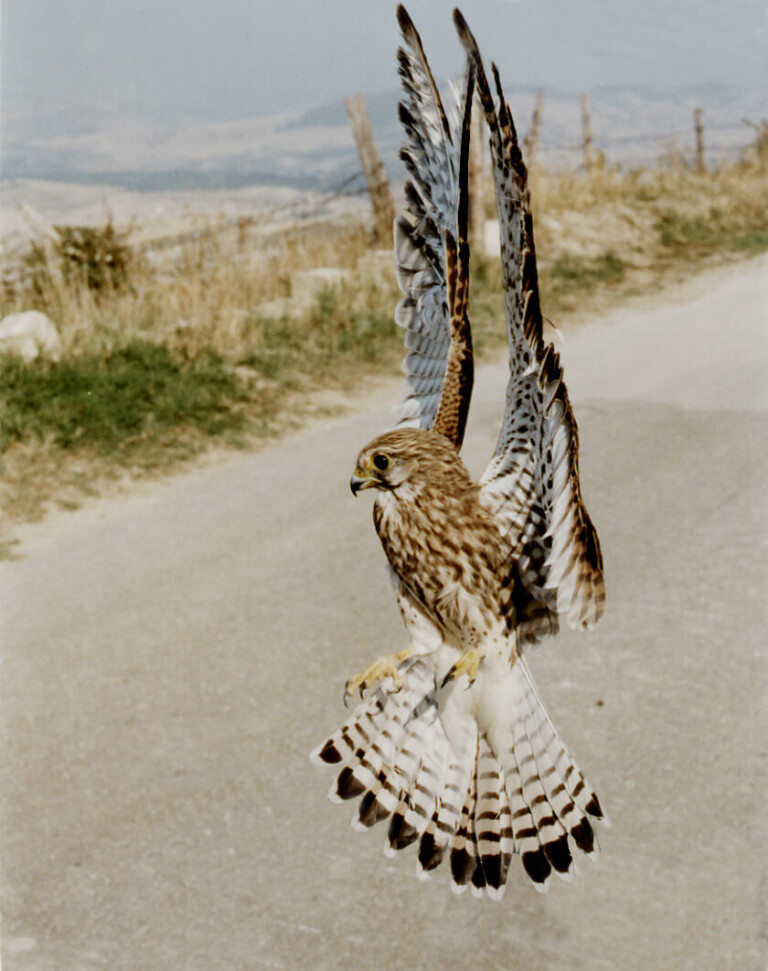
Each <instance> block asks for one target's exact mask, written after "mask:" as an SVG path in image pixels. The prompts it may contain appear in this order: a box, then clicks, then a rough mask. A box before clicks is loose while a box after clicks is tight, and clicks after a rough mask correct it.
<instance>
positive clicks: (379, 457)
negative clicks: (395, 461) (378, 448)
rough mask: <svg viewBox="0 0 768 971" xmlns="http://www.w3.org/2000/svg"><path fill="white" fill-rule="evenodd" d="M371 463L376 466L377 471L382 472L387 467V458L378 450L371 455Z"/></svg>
mask: <svg viewBox="0 0 768 971" xmlns="http://www.w3.org/2000/svg"><path fill="white" fill-rule="evenodd" d="M373 464H374V465H375V466H376V468H377V469H378V470H379V472H383V471H384V470H385V469H386V468H388V467H389V458H388V457H387V456H386V455H383V454H382V453H381V452H378V453H377V454H376V455H374V456H373Z"/></svg>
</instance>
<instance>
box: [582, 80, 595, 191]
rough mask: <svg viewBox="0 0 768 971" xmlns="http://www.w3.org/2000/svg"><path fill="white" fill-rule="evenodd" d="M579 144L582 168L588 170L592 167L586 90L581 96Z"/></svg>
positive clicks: (590, 125)
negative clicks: (582, 158) (582, 157)
mask: <svg viewBox="0 0 768 971" xmlns="http://www.w3.org/2000/svg"><path fill="white" fill-rule="evenodd" d="M581 144H582V151H583V153H584V168H585V169H586V170H587V172H589V171H590V170H591V168H592V162H593V159H592V119H591V117H590V114H589V95H588V94H587V93H586V91H585V92H584V93H583V94H582V96H581Z"/></svg>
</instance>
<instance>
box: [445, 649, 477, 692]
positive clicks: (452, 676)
mask: <svg viewBox="0 0 768 971" xmlns="http://www.w3.org/2000/svg"><path fill="white" fill-rule="evenodd" d="M482 660H483V655H482V654H481V653H480V652H479V651H478V650H477V648H474V647H470V649H469V650H468V651H464V653H463V654H462V655H461V657H460V658H459V660H458V661H457V662H456V663H455V664H454V665H453V667H452V668H451V669H450V671H449V672H448V674H446V676H445V677H444V678H443V680H442V683H441V685H440V687H441V688H444V687H445V686H446V685H447V684H449V683H450V682H451V681H455V680H456V678H460V677H461V676H462V674H466V676H467V678H468V679H469V683H468V684H467V687H469V685H470V684H472V683H473V682H474V680H475V678H476V677H477V671H478V668H479V667H480V662H481V661H482Z"/></svg>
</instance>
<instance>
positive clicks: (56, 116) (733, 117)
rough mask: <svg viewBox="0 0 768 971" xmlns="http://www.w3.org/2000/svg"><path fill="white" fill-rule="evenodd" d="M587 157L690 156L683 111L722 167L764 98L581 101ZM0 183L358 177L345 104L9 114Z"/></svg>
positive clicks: (695, 90)
mask: <svg viewBox="0 0 768 971" xmlns="http://www.w3.org/2000/svg"><path fill="white" fill-rule="evenodd" d="M535 96H536V90H535V89H534V88H532V87H522V86H521V87H511V88H510V90H509V92H508V98H509V101H510V104H511V106H512V110H513V112H514V114H515V116H516V119H517V124H518V128H519V130H520V132H521V133H523V134H524V133H525V132H526V131H527V129H528V125H529V123H530V118H531V114H532V111H533V105H534V100H535ZM590 99H591V114H592V130H593V136H594V145H595V148H596V149H598V150H601V151H603V152H604V154H605V156H606V158H607V160H608V161H611V162H618V163H622V164H625V165H642V164H651V163H653V162H654V161H655V160H656V159H658V158H659V156H660V155H661V154H663V153H664V152H670V151H672V150H675V151H681V152H685V151H690V149H691V146H692V144H693V124H692V109H693V107H694V106H699V107H701V108H703V109H704V125H705V143H706V148H707V153H708V156H709V158H710V160H711V161H712V162H717V161H718V160H721V159H724V158H731V157H734V155H735V154H736V153H737V152H738V150H739V149H740V148H741V147H743V146H744V145H745V144H746V143H747V142H749V141H750V139H751V137H752V130H751V129H750V128H749V127H748V126H747V125H746V124H744V121H743V119H745V118H747V119H750V120H752V121H755V122H756V121H758V120H759V119H760V118H763V117H767V116H768V97H766V95H765V94H763V93H762V92H760V93H758V92H751V93H750V92H746V93H745V92H741V91H738V90H736V89H734V88H730V87H727V86H725V85H720V84H710V85H698V86H696V87H689V88H679V89H656V88H653V87H650V86H621V87H610V88H599V89H596V90H594V91H592V92H590ZM397 100H398V93H397V92H396V91H385V92H381V93H378V94H373V95H369V96H368V98H367V101H368V109H369V113H370V116H371V121H372V124H373V128H374V132H375V135H376V139H377V142H378V145H379V149H380V151H381V154H382V157H383V159H384V162H385V165H386V166H387V169H388V171H389V173H390V176H391V177H392V178H393V179H400V178H401V177H402V174H403V173H402V168H401V166H400V163H399V161H398V158H397V152H398V147H399V144H400V139H401V133H400V129H399V125H398V122H397ZM2 136H3V153H2V165H1V167H0V175H2V177H3V178H5V179H11V178H39V179H49V180H57V181H69V182H77V183H88V182H100V183H102V184H109V185H115V186H121V187H124V188H130V189H136V190H140V191H149V190H168V189H194V188H201V189H202V188H218V187H221V188H233V187H239V186H246V185H255V184H262V185H286V186H293V187H297V188H319V189H328V188H333V187H334V186H336V185H338V184H340V183H341V182H342V181H343V180H344V179H345V178H347V177H348V176H350V175H351V174H353V173H354V172H355V171H357V169H358V161H357V155H356V151H355V147H354V144H353V142H352V137H351V134H350V132H349V128H348V125H347V118H346V112H345V110H344V105H343V103H342V102H334V103H332V104H327V105H320V106H317V107H313V108H310V109H307V110H305V111H301V112H291V113H284V114H280V115H264V116H259V117H255V118H231V117H227V118H224V117H219V118H210V117H208V118H200V117H191V116H187V117H183V118H177V119H174V120H173V121H159V120H157V119H148V118H145V117H137V116H131V115H128V114H126V113H124V112H121V111H119V110H117V109H116V108H115V107H114V106H108V105H107V106H99V107H97V108H93V109H91V110H90V111H87V112H84V111H83V110H82V108H80V107H78V108H77V109H75V108H73V107H68V106H66V105H60V106H53V107H51V108H49V109H47V110H46V111H45V112H39V113H37V114H28V113H23V112H18V111H16V112H15V111H14V110H13V106H9V105H7V104H6V106H5V109H4V113H3V126H2ZM579 143H580V107H579V95H578V93H568V92H564V91H554V90H553V91H546V92H545V102H544V111H543V120H542V128H541V133H540V145H539V159H540V161H541V162H542V163H543V164H545V165H549V166H557V167H576V166H578V164H579V162H580V155H579Z"/></svg>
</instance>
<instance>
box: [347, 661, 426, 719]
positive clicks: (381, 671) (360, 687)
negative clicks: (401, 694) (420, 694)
mask: <svg viewBox="0 0 768 971" xmlns="http://www.w3.org/2000/svg"><path fill="white" fill-rule="evenodd" d="M414 650H415V649H414V648H412V647H409V648H406V649H405V650H404V651H400V652H399V653H397V654H388V655H386V657H380V658H378V659H377V660H376V661H374V662H373V664H369V665H368V667H367V668H366V669H365V670H364V671H358V672H357V674H353V675H352V677H351V678H348V679H347V683H346V684H345V685H344V704H345V705H346V704H347V702H348V701H349V699H350V698H351V697H352V695H353V694H354V693H355V692H356V691H359V692H360V697H361V698H362V697H363V693H364V692H365V691H367V690H368V688H370V687H371V685H373V684H375V683H376V682H377V681H381V680H382V678H392V681H393V682H394V684H393V687H392V689H391V690H392V691H399V690H400V689H401V688H402V686H403V684H404V681H403V676H402V674H400V671H399V668H398V665H399V664H400V662H401V661H405V659H406V658H409V657H411V655H412V654H413V653H414Z"/></svg>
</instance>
